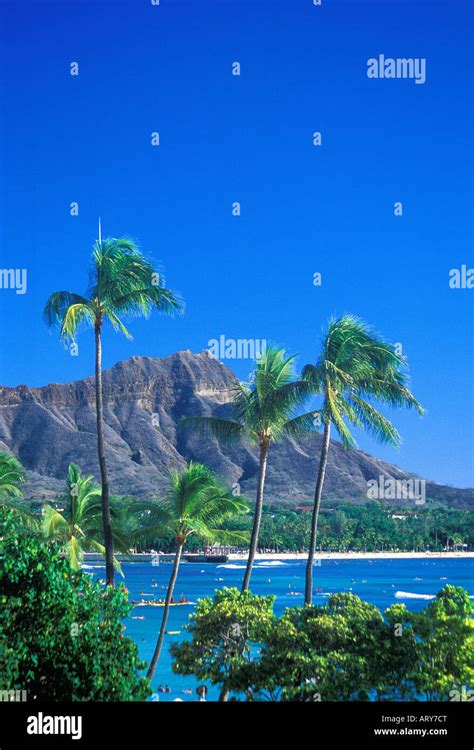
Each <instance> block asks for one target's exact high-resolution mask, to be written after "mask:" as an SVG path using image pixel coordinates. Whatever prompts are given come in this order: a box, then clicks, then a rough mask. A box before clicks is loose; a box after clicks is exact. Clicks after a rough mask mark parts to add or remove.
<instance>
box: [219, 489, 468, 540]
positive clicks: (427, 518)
mask: <svg viewBox="0 0 474 750" xmlns="http://www.w3.org/2000/svg"><path fill="white" fill-rule="evenodd" d="M331 505H333V506H334V507H333V508H331V509H327V508H325V507H324V505H323V508H322V509H321V513H320V516H319V531H318V542H319V544H318V548H319V549H321V550H322V551H333V552H347V551H349V550H350V551H355V552H383V551H399V552H413V551H417V552H420V551H421V552H424V551H431V552H442V551H443V550H445V549H446V548H447V547H448V548H449V549H452V547H453V544H455V543H459V544H461V543H464V544H466V545H467V548H468V549H474V511H472V510H451V509H446V508H443V507H430V505H429V504H427V505H426V506H425V507H419V508H417V510H416V511H414V510H413V507H411V508H396V509H394V508H393V507H391V508H390V507H389V508H387V507H383V506H382V505H381V504H380V503H379V502H378V501H376V500H370V501H367V502H366V503H364V504H362V505H355V504H353V503H343V502H339V503H336V502H331ZM227 526H229V528H236V527H238V528H250V521H249V520H248V519H246V518H243V519H238V520H237V519H236V520H235V521H232V522H230V523H228V524H227ZM310 533H311V513H310V512H309V511H308V510H290V509H284V508H281V507H278V508H272V507H269V506H265V507H264V511H263V516H262V525H261V531H260V549H261V550H267V551H269V550H271V551H275V552H304V551H306V550H307V549H308V544H309V538H310Z"/></svg>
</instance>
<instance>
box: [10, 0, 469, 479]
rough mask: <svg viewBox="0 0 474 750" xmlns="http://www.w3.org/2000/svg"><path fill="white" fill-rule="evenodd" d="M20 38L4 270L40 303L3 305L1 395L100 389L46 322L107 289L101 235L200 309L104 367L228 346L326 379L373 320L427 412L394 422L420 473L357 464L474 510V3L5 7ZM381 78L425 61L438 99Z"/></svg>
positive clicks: (142, 338)
mask: <svg viewBox="0 0 474 750" xmlns="http://www.w3.org/2000/svg"><path fill="white" fill-rule="evenodd" d="M0 14H1V17H2V23H1V24H0V57H1V60H0V63H1V65H0V71H1V72H0V86H1V91H0V94H1V101H2V105H1V113H0V114H1V124H0V127H1V146H0V159H1V161H0V166H1V169H0V175H1V176H0V267H1V268H26V269H27V272H28V288H27V293H26V294H24V295H16V294H15V292H14V291H13V290H9V289H0V315H1V320H2V347H1V351H0V383H1V384H3V385H17V384H20V383H27V384H28V385H43V384H46V383H49V382H65V381H68V380H73V379H78V378H82V377H84V376H86V375H89V374H91V373H92V370H93V348H92V347H93V342H92V338H93V337H92V335H91V334H87V333H86V334H83V335H82V336H81V338H80V340H79V356H77V357H72V356H70V354H69V353H68V352H67V351H65V350H64V349H63V348H62V346H61V345H60V343H59V342H58V340H57V337H56V336H55V335H54V334H53V335H51V334H50V333H48V332H47V330H46V329H45V327H44V325H43V323H42V320H41V310H42V307H43V305H44V303H45V301H46V298H47V296H48V295H49V294H50V293H51V292H52V291H54V290H57V289H63V288H66V289H73V290H75V291H79V292H82V291H83V290H84V289H85V287H86V283H87V265H88V259H89V255H90V250H91V246H92V243H93V241H94V239H95V238H96V236H97V217H98V215H99V214H100V215H101V217H102V224H103V232H104V235H112V236H120V235H124V234H126V235H132V236H133V237H135V238H137V239H138V240H139V241H140V244H141V246H142V248H143V249H144V250H145V251H147V252H148V253H149V254H151V255H152V256H153V257H155V258H156V259H157V260H159V261H160V262H161V263H162V265H163V266H164V268H165V271H166V276H167V282H168V284H169V286H171V287H173V288H175V289H178V290H179V291H180V292H181V293H182V294H183V296H184V298H185V300H186V305H187V311H186V315H185V316H184V317H183V318H182V319H180V320H168V319H165V318H161V317H159V316H153V317H152V318H151V319H150V320H149V321H133V322H132V323H131V328H132V331H133V334H134V340H133V341H132V342H128V341H126V340H125V339H124V338H121V337H119V336H118V335H116V334H113V333H111V332H110V333H107V334H106V335H105V340H104V364H105V366H111V365H113V364H114V363H115V362H116V361H117V360H120V359H126V358H128V357H130V356H132V355H134V354H138V355H147V356H153V357H161V356H164V355H167V354H171V353H173V352H175V351H177V350H179V349H191V350H192V351H194V352H198V351H201V350H202V349H204V348H206V347H207V344H208V341H209V340H210V339H213V338H217V337H218V336H219V335H221V334H223V335H225V336H226V337H227V338H235V339H238V338H258V339H267V340H274V341H277V342H278V343H281V344H282V345H285V346H287V348H288V349H289V350H290V351H292V352H297V353H299V354H300V362H301V364H304V363H305V362H307V361H310V360H312V359H314V357H315V356H316V353H317V351H318V346H319V340H320V335H321V329H322V327H323V326H324V324H325V322H326V321H327V320H328V319H329V317H330V316H331V315H336V314H340V313H343V312H353V313H355V314H357V315H360V316H361V317H362V318H364V319H366V320H367V321H369V322H370V323H372V324H373V325H374V326H375V327H376V328H377V329H378V330H379V331H381V332H382V333H383V334H384V335H385V336H386V337H387V338H388V339H389V340H391V341H393V342H400V343H401V344H402V345H403V350H404V352H405V353H406V354H407V356H408V358H409V361H410V371H411V375H412V385H413V390H414V392H415V394H416V395H417V397H418V398H419V400H420V401H421V402H422V403H423V404H424V406H425V407H426V409H427V414H426V416H425V417H424V418H423V419H419V418H418V417H416V416H415V415H413V414H402V413H400V414H398V413H397V414H394V415H393V417H394V420H395V422H396V424H397V426H398V428H399V430H400V432H401V433H402V435H403V438H404V444H403V446H402V448H401V449H400V450H399V451H394V450H392V449H388V448H381V447H380V446H376V445H374V443H373V441H372V440H370V439H368V438H367V437H366V436H363V435H360V436H359V445H360V446H361V447H362V448H364V449H366V450H368V451H370V452H373V453H375V454H376V455H378V456H380V457H382V458H385V459H387V460H390V461H392V462H394V463H397V464H398V465H400V466H403V467H405V468H408V469H411V470H413V471H417V472H419V473H421V474H422V475H423V476H426V477H428V478H432V479H435V480H437V481H440V482H446V483H450V484H454V485H458V486H474V467H473V457H472V444H473V438H474V397H473V388H472V384H473V367H474V365H473V363H474V356H473V355H474V351H473V350H474V341H473V325H472V324H473V312H472V311H473V305H472V297H473V294H474V292H473V291H472V290H468V289H459V290H453V289H450V288H449V286H448V274H449V270H450V269H452V268H457V267H460V266H461V264H467V266H469V267H472V266H473V265H474V257H473V250H472V181H471V175H472V125H473V122H472V103H471V102H472V72H471V56H472V36H471V34H472V6H471V5H470V3H469V2H467V1H466V2H463V1H462V0H458V1H457V2H456V3H453V2H447V1H446V2H442V1H441V0H438V1H437V2H432V1H431V0H425V1H424V2H413V1H410V2H409V1H403V0H399V1H398V2H388V1H387V0H384V1H383V2H380V0H378V1H377V2H365V3H364V2H336V1H330V0H323V5H322V6H321V7H314V6H313V5H312V2H311V0H291V2H290V1H289V0H287V2H281V0H278V1H277V0H275V1H273V2H272V1H270V0H266V2H263V0H252V1H251V2H250V1H245V0H239V1H237V0H227V1H225V2H224V1H223V0H214V2H209V1H207V2H199V3H196V2H191V1H189V2H184V1H183V2H181V1H180V0H169V1H167V0H161V3H160V5H159V6H153V5H151V3H150V2H149V1H148V0H133V1H132V0H130V1H126V2H118V1H115V2H113V1H112V0H110V1H109V2H100V1H95V2H72V1H71V2H66V1H64V2H54V3H53V2H44V1H37V2H31V1H28V0H26V1H25V2H23V3H21V4H18V3H17V2H5V0H1V1H0ZM379 54H385V56H386V57H390V56H391V57H409V58H415V57H416V58H426V61H427V62H426V66H427V80H426V83H424V84H423V85H418V84H416V83H415V81H414V80H372V79H368V78H367V75H366V71H367V60H368V59H369V58H371V57H375V56H378V55H379ZM73 61H75V62H78V63H79V76H77V77H73V76H71V75H70V73H69V70H70V63H71V62H73ZM236 61H238V62H240V64H241V75H240V76H239V77H237V76H233V75H232V74H231V66H232V63H233V62H236ZM153 131H159V133H160V146H159V147H153V146H152V145H151V142H150V141H151V133H152V132H153ZM314 131H320V132H321V133H322V145H321V146H320V147H315V146H313V144H312V134H313V132H314ZM72 201H77V202H78V203H79V215H78V216H77V217H72V216H70V212H69V209H70V204H71V202H72ZM234 201H239V202H240V203H241V216H239V217H235V216H232V210H231V209H232V203H233V202H234ZM396 201H401V202H402V203H403V216H398V217H396V216H394V212H393V206H394V203H395V202H396ZM315 272H320V273H321V274H322V279H323V283H322V286H321V287H315V286H314V285H313V274H314V273H315ZM227 364H229V365H230V366H231V367H232V368H233V369H234V370H235V371H236V372H237V374H238V375H240V376H242V377H243V376H245V375H246V374H247V373H248V371H249V369H250V363H249V362H248V361H235V362H233V361H229V362H227Z"/></svg>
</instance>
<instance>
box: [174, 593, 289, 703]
mask: <svg viewBox="0 0 474 750" xmlns="http://www.w3.org/2000/svg"><path fill="white" fill-rule="evenodd" d="M274 600H275V597H274V596H257V595H256V594H252V593H251V592H250V591H243V592H239V591H237V589H229V588H224V589H222V590H220V591H216V594H215V596H214V598H211V597H206V598H205V599H201V600H200V601H199V602H198V604H197V607H196V610H195V612H194V614H192V615H191V616H190V618H189V620H190V622H189V624H188V626H187V629H188V631H189V632H190V633H191V635H192V640H190V641H184V642H183V643H181V644H173V645H172V646H171V654H172V656H173V658H174V663H173V670H174V671H175V672H176V673H177V674H184V675H189V674H194V675H195V676H196V677H197V678H198V679H199V680H209V681H210V682H211V683H212V684H213V685H220V687H221V696H220V697H221V700H225V699H226V698H227V696H228V694H229V691H230V690H231V689H232V688H235V685H236V684H237V683H238V681H239V677H238V675H239V674H240V671H241V669H242V666H243V665H246V664H250V663H251V660H252V658H254V656H255V654H254V653H253V652H254V650H255V644H257V643H260V642H262V641H264V640H265V638H266V637H267V636H268V634H269V632H270V629H271V626H272V624H273V621H274V616H273V602H274Z"/></svg>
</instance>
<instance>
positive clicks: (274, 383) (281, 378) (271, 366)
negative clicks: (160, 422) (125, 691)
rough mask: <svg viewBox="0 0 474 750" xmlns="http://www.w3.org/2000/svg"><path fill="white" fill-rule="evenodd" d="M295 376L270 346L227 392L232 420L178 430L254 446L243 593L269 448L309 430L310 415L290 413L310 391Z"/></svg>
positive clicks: (194, 422)
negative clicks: (254, 487)
mask: <svg viewBox="0 0 474 750" xmlns="http://www.w3.org/2000/svg"><path fill="white" fill-rule="evenodd" d="M294 376H295V356H294V355H293V356H287V354H286V352H285V350H284V349H282V348H279V347H276V346H274V345H269V346H268V347H267V348H266V350H265V352H264V353H263V354H262V356H261V357H260V358H259V360H258V361H257V363H256V367H255V370H254V372H253V373H252V376H251V380H250V385H249V386H247V385H245V384H243V383H239V382H237V383H235V384H234V385H233V386H232V387H231V390H230V392H231V402H230V410H231V415H230V416H231V417H232V419H219V418H216V417H188V418H185V419H183V420H182V423H183V424H189V425H191V426H192V427H194V428H195V429H196V430H198V431H199V432H200V433H201V434H204V435H206V434H207V435H209V434H211V435H213V436H214V437H216V438H217V439H218V440H220V441H222V442H223V443H227V444H230V443H232V442H233V441H238V440H241V439H243V438H246V439H247V440H248V441H249V442H251V443H254V444H255V443H256V444H257V445H258V449H259V472H258V485H257V500H256V504H255V513H254V520H253V528H252V536H251V539H250V548H249V556H248V560H247V567H246V570H245V575H244V579H243V582H242V591H247V590H248V588H249V584H250V577H251V574H252V568H253V563H254V559H255V554H256V551H257V546H258V539H259V533H260V524H261V520H262V510H263V496H264V489H265V476H266V471H267V462H268V452H269V449H270V444H271V443H272V442H275V441H277V440H278V439H280V438H281V437H282V436H283V435H292V436H298V435H300V434H301V433H302V432H303V431H304V430H307V429H312V415H301V416H298V417H295V416H294V412H295V409H296V408H297V407H298V406H299V404H300V403H301V402H302V401H304V400H305V398H306V397H307V396H308V394H309V393H310V390H311V389H310V387H308V383H307V382H305V381H297V380H295V379H294Z"/></svg>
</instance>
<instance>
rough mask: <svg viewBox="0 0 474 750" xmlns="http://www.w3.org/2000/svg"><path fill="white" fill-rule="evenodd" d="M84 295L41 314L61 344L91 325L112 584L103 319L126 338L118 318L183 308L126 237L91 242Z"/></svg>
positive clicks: (56, 297) (65, 295) (56, 302)
mask: <svg viewBox="0 0 474 750" xmlns="http://www.w3.org/2000/svg"><path fill="white" fill-rule="evenodd" d="M89 278H90V283H89V288H88V290H87V293H86V296H82V295H80V294H76V293H75V292H65V291H61V292H54V293H53V294H52V295H51V296H50V297H49V299H48V301H47V303H46V306H45V309H44V318H45V321H46V323H47V325H48V326H49V327H50V328H51V327H59V331H60V336H61V338H62V339H63V341H65V342H73V343H74V342H75V339H76V334H77V332H78V330H79V329H80V328H81V327H87V328H89V327H93V328H94V334H95V387H96V412H97V452H98V458H99V466H100V474H101V480H102V493H101V503H102V524H103V534H104V545H105V551H106V554H105V565H106V578H107V584H108V585H110V586H113V585H114V548H113V532H112V520H111V512H110V497H109V494H110V491H109V479H108V474H107V463H106V459H105V445H104V408H103V390H102V328H103V324H104V322H106V321H108V322H109V323H110V324H111V325H112V328H113V329H114V330H115V331H120V332H121V333H123V334H124V335H125V336H127V338H131V335H130V333H129V332H128V330H127V329H126V327H125V325H124V324H123V322H122V318H124V317H125V318H127V317H130V316H138V315H140V316H145V317H148V316H149V315H150V313H151V311H152V310H153V309H156V310H158V311H159V312H161V313H165V314H167V315H172V314H173V313H174V312H179V311H180V310H181V309H182V303H181V301H180V299H179V297H178V296H177V295H176V294H175V292H172V291H171V290H170V289H167V288H166V286H165V279H164V277H163V275H162V274H161V273H160V272H159V271H158V270H157V269H156V268H155V266H154V265H153V264H152V263H151V262H150V261H149V260H147V259H146V258H145V256H144V255H143V254H142V253H141V252H140V251H139V249H138V247H137V245H136V244H135V243H134V242H132V240H129V239H123V238H122V239H106V240H104V241H102V240H101V239H100V238H99V241H98V242H96V243H95V245H94V249H93V252H92V262H91V267H90V272H89Z"/></svg>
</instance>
